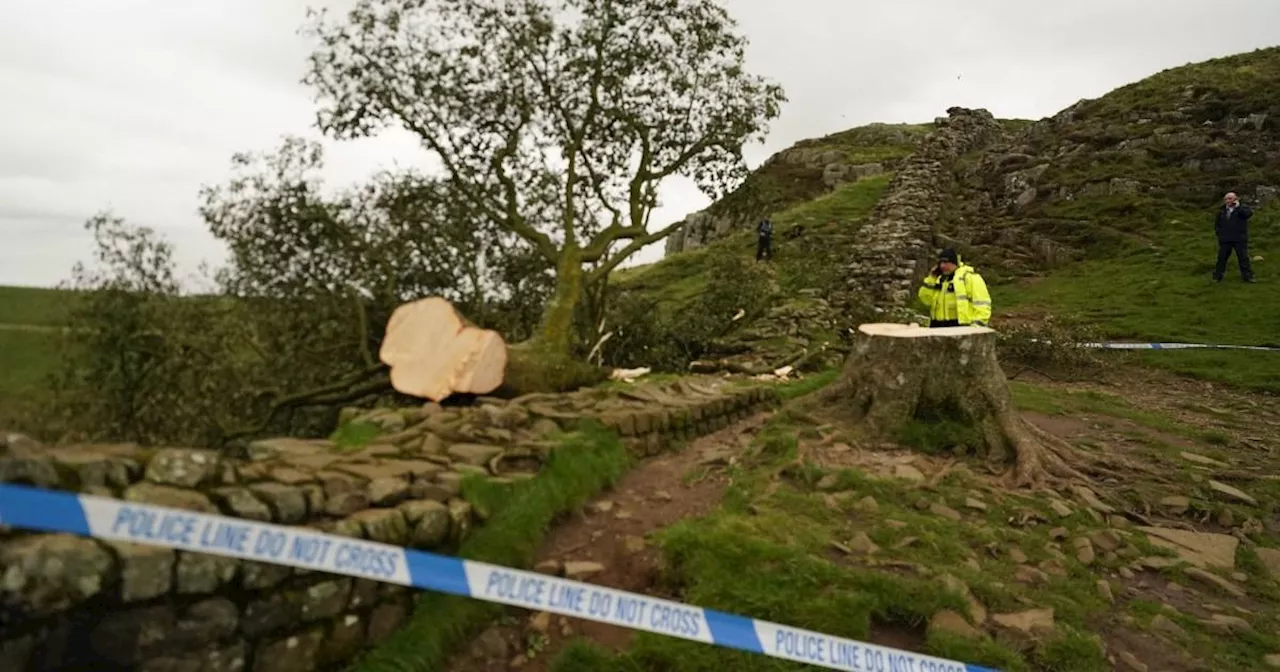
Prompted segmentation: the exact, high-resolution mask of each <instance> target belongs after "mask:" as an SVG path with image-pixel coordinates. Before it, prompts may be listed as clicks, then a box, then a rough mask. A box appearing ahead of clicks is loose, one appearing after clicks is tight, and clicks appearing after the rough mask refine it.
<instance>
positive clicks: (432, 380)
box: [378, 296, 507, 401]
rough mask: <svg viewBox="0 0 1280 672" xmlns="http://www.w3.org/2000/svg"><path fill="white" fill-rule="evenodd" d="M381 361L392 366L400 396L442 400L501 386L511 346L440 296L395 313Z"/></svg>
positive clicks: (383, 342)
mask: <svg viewBox="0 0 1280 672" xmlns="http://www.w3.org/2000/svg"><path fill="white" fill-rule="evenodd" d="M378 358H379V359H380V360H382V363H383V364H386V365H387V366H390V367H391V386H392V387H394V388H395V390H396V391H397V392H399V393H401V394H408V395H411V396H415V397H422V398H425V399H430V400H432V401H440V400H442V399H445V398H446V397H449V396H451V395H453V394H455V393H458V392H462V393H470V394H488V393H489V392H492V391H493V390H495V389H497V388H498V386H499V385H501V384H502V381H503V378H504V377H505V373H506V368H507V344H506V342H505V341H503V340H502V335H501V334H499V333H498V332H496V331H490V330H488V329H480V328H478V327H475V326H473V325H472V324H471V323H470V322H468V321H467V320H466V319H465V318H463V317H462V316H461V315H459V314H458V312H457V311H456V310H455V309H454V307H453V304H451V303H449V302H448V301H447V300H445V299H442V298H440V297H438V296H433V297H429V298H426V299H420V300H418V301H414V302H412V303H406V304H404V305H402V306H400V307H398V308H396V309H395V312H393V313H391V318H390V319H389V320H387V333H386V336H385V337H384V338H383V339H382V347H381V349H380V350H379V352H378Z"/></svg>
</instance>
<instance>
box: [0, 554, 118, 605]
mask: <svg viewBox="0 0 1280 672" xmlns="http://www.w3.org/2000/svg"><path fill="white" fill-rule="evenodd" d="M113 564H114V563H113V558H112V557H111V553H110V552H109V551H107V549H106V548H104V547H103V546H102V545H100V544H98V542H96V541H94V540H92V539H85V538H83V537H76V536H72V535H69V534H39V535H33V536H29V537H22V538H19V539H14V540H12V541H8V542H6V543H4V544H2V545H0V568H3V573H2V574H0V585H2V586H3V588H4V590H3V592H0V607H4V608H6V609H13V610H14V611H15V612H16V614H17V615H25V616H28V617H40V616H48V615H51V614H54V613H57V612H59V611H63V610H65V609H69V608H71V607H73V606H75V605H77V604H80V603H81V602H84V601H85V600H87V599H89V598H92V597H94V596H96V595H98V594H100V593H101V592H102V591H103V590H104V589H106V587H107V581H108V578H109V577H110V573H111V570H112V566H113ZM2 611H3V610H0V613H2Z"/></svg>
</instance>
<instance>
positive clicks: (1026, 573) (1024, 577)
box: [1013, 565, 1049, 584]
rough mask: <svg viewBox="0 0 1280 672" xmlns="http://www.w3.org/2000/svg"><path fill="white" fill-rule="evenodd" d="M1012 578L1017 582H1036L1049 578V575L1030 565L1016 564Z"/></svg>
mask: <svg viewBox="0 0 1280 672" xmlns="http://www.w3.org/2000/svg"><path fill="white" fill-rule="evenodd" d="M1013 578H1014V580H1015V581H1017V582H1018V583H1029V584H1038V583H1044V582H1046V581H1048V580H1049V575H1048V574H1045V573H1044V572H1042V571H1040V570H1038V569H1036V568H1035V567H1032V566H1031V565H1018V566H1017V567H1016V568H1014V570H1013Z"/></svg>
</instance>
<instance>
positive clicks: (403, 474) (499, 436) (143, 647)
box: [0, 378, 776, 672]
mask: <svg viewBox="0 0 1280 672" xmlns="http://www.w3.org/2000/svg"><path fill="white" fill-rule="evenodd" d="M775 400H776V395H775V394H774V393H773V392H772V390H769V389H766V388H760V387H729V386H727V385H726V384H725V382H724V381H723V380H719V379H711V378H708V379H686V380H682V381H678V382H675V383H671V384H667V385H644V384H641V385H635V386H628V387H626V388H625V389H619V390H612V391H610V390H604V389H589V390H583V391H580V392H576V393H573V394H565V395H529V396H526V397H522V398H519V399H516V400H512V401H510V402H507V401H502V400H498V399H488V398H484V399H480V400H478V401H477V403H476V404H474V405H472V406H467V407H452V408H443V407H441V406H439V405H436V404H427V405H425V406H422V407H415V408H385V409H376V410H372V411H370V410H364V409H347V410H345V411H344V412H343V415H344V421H345V423H344V428H345V429H340V431H339V432H338V433H337V434H336V435H335V436H337V437H339V441H338V442H336V443H335V442H333V441H325V440H301V439H292V438H278V439H267V440H262V441H257V442H255V443H252V444H250V445H248V446H247V448H246V449H245V450H244V451H243V453H242V454H241V455H238V456H225V455H220V454H218V453H216V452H212V451H205V450H194V449H185V448H160V449H149V448H141V447H138V446H133V445H110V446H108V445H87V446H75V447H60V448H55V447H46V446H40V445H38V444H36V443H35V442H33V441H31V440H29V439H26V438H25V437H22V436H19V435H12V434H4V433H0V481H4V482H13V483H23V484H27V485H36V486H40V487H44V488H51V489H62V490H69V491H78V492H82V493H87V494H95V495H102V496H108V497H117V498H121V499H125V500H129V501H135V502H145V503H150V504H157V505H163V506H171V507H176V508H181V509H187V510H193V511H201V512H209V513H221V514H223V515H227V516H233V517H237V518H244V519H248V520H256V521H270V522H275V523H281V524H286V525H303V526H307V527H312V528H316V529H319V530H322V531H325V532H329V533H332V534H337V535H341V536H347V537H354V538H361V539H369V540H374V541H379V542H384V543H389V544H394V545H397V546H407V547H413V548H421V549H430V550H433V551H435V552H440V553H449V552H451V551H452V550H453V549H455V548H456V547H457V545H458V544H459V542H460V541H461V540H462V539H464V538H465V537H466V536H467V535H468V534H469V532H470V531H471V530H474V529H475V527H476V526H478V525H482V524H483V523H484V519H483V517H482V516H480V515H479V514H478V513H477V512H475V511H473V509H472V506H471V504H470V503H469V502H467V501H466V500H465V499H464V498H463V497H462V496H461V483H462V481H463V479H464V478H465V477H466V476H467V475H469V474H475V475H477V476H480V477H483V478H487V479H489V480H490V481H491V482H495V483H499V484H501V483H511V482H514V481H518V480H523V479H529V478H537V474H538V471H539V468H540V466H541V464H542V463H543V460H544V459H545V458H546V456H547V455H549V454H550V452H551V451H553V450H555V449H556V447H557V446H558V445H559V444H558V443H556V442H555V441H554V440H553V439H552V438H551V434H552V433H553V432H554V431H556V430H560V429H569V428H572V427H574V426H576V425H577V424H578V423H579V422H581V421H595V422H599V423H602V424H604V425H605V426H607V427H610V428H612V429H613V430H614V431H616V432H617V433H618V434H619V435H621V436H622V437H623V438H624V441H625V442H626V443H627V444H628V445H629V446H630V447H631V448H632V449H633V450H634V451H636V452H638V453H642V454H651V453H656V452H658V451H661V450H663V449H664V448H665V447H666V446H667V445H669V444H670V443H672V442H674V441H677V440H681V439H685V438H692V437H694V436H698V435H701V434H705V433H708V432H711V431H714V430H716V429H720V428H722V427H724V426H727V425H728V424H729V423H730V422H732V421H734V420H736V419H738V418H741V417H743V416H745V415H746V414H747V413H749V412H752V410H753V409H755V408H757V407H759V406H761V405H765V404H772V403H774V401H775ZM351 428H359V429H360V430H361V431H359V432H357V431H351ZM365 430H372V432H371V434H372V436H370V435H369V434H363V436H365V439H366V440H365V441H363V442H361V445H352V444H350V443H347V442H345V441H344V440H342V438H341V437H343V436H344V432H345V433H346V435H349V436H357V435H362V434H361V432H364V431H365ZM412 596H413V592H412V591H410V590H409V589H406V588H403V587H400V586H395V585H390V584H379V583H375V582H372V581H369V580H364V579H361V580H354V579H351V578H349V577H343V576H336V575H328V574H323V573H319V572H314V571H305V570H294V569H292V568H288V567H280V566H275V565H267V564H261V563H255V562H248V561H240V560H236V559H233V558H222V557H218V556H211V555H205V554H200V553H189V552H185V551H173V550H169V549H164V548H157V547H151V546H138V545H133V544H123V543H108V542H102V541H98V540H95V539H87V538H81V537H74V536H69V535H61V534H30V533H25V532H23V531H19V530H9V529H5V528H2V527H0V670H5V671H6V672H10V671H12V672H20V671H23V670H30V671H35V670H41V671H43V670H53V669H78V670H79V669H84V670H89V669H92V670H140V671H144V670H145V671H148V672H154V671H159V670H182V671H187V670H190V671H192V672H238V671H240V670H255V671H258V672H264V671H265V672H311V671H313V670H327V669H340V668H341V667H343V665H344V664H345V663H346V662H347V661H349V660H351V659H352V658H354V657H355V656H357V655H359V653H360V652H361V651H362V650H364V649H365V648H367V647H368V646H371V645H373V644H376V643H378V642H380V641H382V640H383V639H384V638H386V637H387V636H388V635H389V634H391V633H392V632H393V631H395V630H396V629H397V628H398V627H400V625H401V624H402V623H403V622H404V621H405V619H407V618H408V616H409V614H410V613H411V609H412V604H413V603H412Z"/></svg>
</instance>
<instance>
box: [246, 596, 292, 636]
mask: <svg viewBox="0 0 1280 672" xmlns="http://www.w3.org/2000/svg"><path fill="white" fill-rule="evenodd" d="M301 618H302V600H301V599H299V598H298V596H297V595H296V594H291V593H290V592H285V591H276V592H268V593H265V594H262V595H260V596H258V597H257V598H256V599H252V600H250V601H249V603H248V604H247V605H245V608H244V617H243V618H242V619H241V623H240V630H241V631H242V632H244V634H245V636H247V637H249V638H250V639H258V638H260V637H262V636H264V635H270V634H273V633H277V632H282V631H284V630H285V629H286V628H288V627H289V626H291V625H292V624H294V623H296V622H297V621H298V620H300V619H301Z"/></svg>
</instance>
